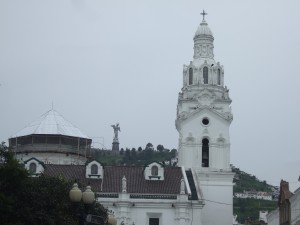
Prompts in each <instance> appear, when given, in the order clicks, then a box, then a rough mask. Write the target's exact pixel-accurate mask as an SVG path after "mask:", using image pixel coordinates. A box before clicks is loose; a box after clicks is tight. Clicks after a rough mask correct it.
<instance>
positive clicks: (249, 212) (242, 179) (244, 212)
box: [232, 166, 279, 223]
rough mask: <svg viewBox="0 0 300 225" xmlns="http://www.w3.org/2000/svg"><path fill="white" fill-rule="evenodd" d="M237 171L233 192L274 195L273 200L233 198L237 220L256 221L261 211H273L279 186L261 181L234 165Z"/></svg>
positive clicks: (242, 221) (233, 168)
mask: <svg viewBox="0 0 300 225" xmlns="http://www.w3.org/2000/svg"><path fill="white" fill-rule="evenodd" d="M232 172H235V177H234V179H233V182H234V183H235V185H234V186H233V193H234V194H236V193H242V192H244V191H251V192H254V193H255V192H268V193H271V194H272V196H273V200H272V201H268V200H261V199H253V198H246V199H242V198H236V197H234V198H233V213H234V214H235V215H237V220H238V222H240V223H244V222H245V220H246V219H250V220H252V221H256V220H258V219H259V211H272V210H274V209H275V208H276V207H277V198H278V192H279V190H278V187H275V186H272V185H270V184H267V182H266V181H260V180H259V179H257V178H256V177H255V176H254V175H251V174H248V173H246V172H244V171H242V170H240V169H239V168H236V167H234V166H233V167H232Z"/></svg>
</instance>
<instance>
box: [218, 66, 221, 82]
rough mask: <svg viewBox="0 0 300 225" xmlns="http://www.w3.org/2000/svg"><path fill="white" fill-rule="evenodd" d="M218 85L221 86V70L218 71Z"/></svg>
mask: <svg viewBox="0 0 300 225" xmlns="http://www.w3.org/2000/svg"><path fill="white" fill-rule="evenodd" d="M218 85H221V70H220V69H218Z"/></svg>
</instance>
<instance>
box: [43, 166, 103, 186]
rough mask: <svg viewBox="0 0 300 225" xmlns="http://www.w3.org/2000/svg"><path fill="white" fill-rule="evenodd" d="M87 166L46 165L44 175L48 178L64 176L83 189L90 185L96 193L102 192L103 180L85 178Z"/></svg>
mask: <svg viewBox="0 0 300 225" xmlns="http://www.w3.org/2000/svg"><path fill="white" fill-rule="evenodd" d="M85 168H86V167H85V165H52V164H46V165H45V170H44V174H45V175H47V176H52V177H58V176H62V177H64V178H65V179H66V180H71V181H75V180H77V182H78V183H79V184H81V185H82V186H83V187H86V186H87V185H90V186H91V187H92V189H93V190H94V191H97V192H98V191H100V190H101V182H102V179H90V178H86V177H85Z"/></svg>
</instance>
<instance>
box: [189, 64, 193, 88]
mask: <svg viewBox="0 0 300 225" xmlns="http://www.w3.org/2000/svg"><path fill="white" fill-rule="evenodd" d="M192 84H193V68H190V69H189V85H192Z"/></svg>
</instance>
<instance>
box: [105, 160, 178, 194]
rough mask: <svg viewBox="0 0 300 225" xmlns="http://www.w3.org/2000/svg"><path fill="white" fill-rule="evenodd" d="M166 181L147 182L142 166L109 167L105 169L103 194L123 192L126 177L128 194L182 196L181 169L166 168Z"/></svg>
mask: <svg viewBox="0 0 300 225" xmlns="http://www.w3.org/2000/svg"><path fill="white" fill-rule="evenodd" d="M164 171H165V175H164V178H165V179H164V180H146V179H145V176H144V167H142V166H109V167H105V168H104V175H103V177H104V178H103V192H122V178H123V176H125V177H126V181H127V182H126V183H127V192H128V193H144V194H180V181H181V179H182V172H181V168H180V167H166V168H164Z"/></svg>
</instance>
